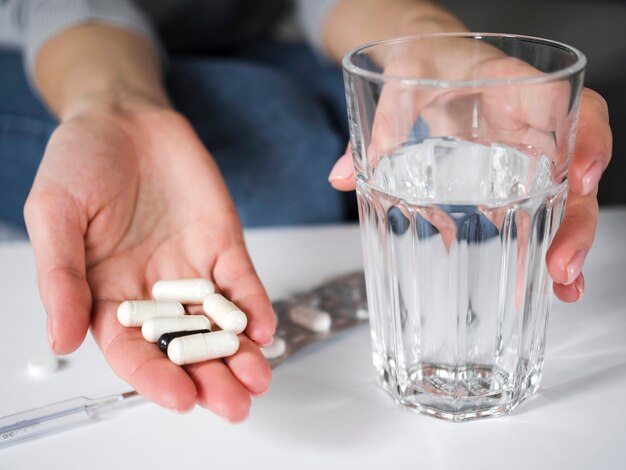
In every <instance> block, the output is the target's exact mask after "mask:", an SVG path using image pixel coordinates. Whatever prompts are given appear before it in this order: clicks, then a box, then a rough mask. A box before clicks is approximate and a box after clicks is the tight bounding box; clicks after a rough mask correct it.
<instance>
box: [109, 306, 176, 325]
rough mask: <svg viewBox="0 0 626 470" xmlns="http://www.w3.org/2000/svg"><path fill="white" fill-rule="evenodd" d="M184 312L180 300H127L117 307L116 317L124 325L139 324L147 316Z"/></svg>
mask: <svg viewBox="0 0 626 470" xmlns="http://www.w3.org/2000/svg"><path fill="white" fill-rule="evenodd" d="M184 314H185V307H183V306H182V305H181V303H180V302H174V301H169V300H127V301H125V302H122V303H121V304H120V306H119V307H118V308H117V319H118V320H119V322H120V323H121V324H122V325H124V326H141V325H143V323H144V322H145V321H146V320H147V319H149V318H154V317H173V316H178V315H184Z"/></svg>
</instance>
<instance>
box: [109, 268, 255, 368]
mask: <svg viewBox="0 0 626 470" xmlns="http://www.w3.org/2000/svg"><path fill="white" fill-rule="evenodd" d="M152 297H153V299H154V300H127V301H124V302H122V303H121V304H120V306H119V307H118V309H117V319H118V320H119V322H120V323H121V324H122V325H124V326H128V327H141V334H142V335H143V337H144V338H145V339H146V341H150V342H152V343H157V344H158V346H159V349H160V350H161V351H163V352H164V353H167V356H168V357H169V359H170V361H172V362H173V363H174V364H178V365H184V364H192V363H194V362H202V361H207V360H209V359H217V358H221V357H227V356H232V355H233V354H235V353H236V352H237V350H238V349H239V339H238V338H237V335H238V334H239V333H241V332H242V331H243V330H244V329H245V328H246V325H247V323H248V319H247V317H246V314H245V313H244V312H242V311H241V310H240V309H239V307H237V306H236V305H235V304H233V303H232V302H230V301H229V300H228V299H226V298H225V297H224V296H222V295H221V294H218V293H216V292H215V287H214V286H213V283H212V282H211V281H209V280H208V279H175V280H161V281H158V282H157V283H156V284H154V286H153V287H152ZM183 304H186V305H202V309H203V311H204V313H205V314H206V316H205V315H201V314H199V315H187V314H186V311H185V307H184V306H183ZM209 318H210V319H211V320H213V322H214V323H215V324H216V325H217V326H218V327H220V328H221V329H220V330H218V331H211V324H210V321H209Z"/></svg>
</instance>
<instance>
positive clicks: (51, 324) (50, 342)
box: [46, 317, 54, 352]
mask: <svg viewBox="0 0 626 470" xmlns="http://www.w3.org/2000/svg"><path fill="white" fill-rule="evenodd" d="M46 333H47V334H48V345H49V346H50V349H51V350H52V351H53V352H54V322H53V321H52V319H51V318H50V317H48V319H47V320H46Z"/></svg>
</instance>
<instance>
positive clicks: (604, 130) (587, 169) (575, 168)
mask: <svg viewBox="0 0 626 470" xmlns="http://www.w3.org/2000/svg"><path fill="white" fill-rule="evenodd" d="M612 146H613V137H612V135H611V128H610V127H609V112H608V107H607V104H606V101H604V99H603V98H602V97H601V96H600V95H599V94H598V93H596V92H595V91H593V90H590V89H588V88H585V89H584V90H583V93H582V99H581V105H580V116H579V119H578V131H577V133H576V145H575V147H574V156H573V159H572V163H571V165H570V168H569V184H570V187H571V188H572V189H573V190H574V191H575V192H577V193H578V194H582V195H586V194H590V193H592V192H593V191H594V189H595V187H596V186H597V185H598V182H599V181H600V177H601V176H602V173H603V171H604V170H605V169H606V167H607V166H608V164H609V161H610V160H611V151H612Z"/></svg>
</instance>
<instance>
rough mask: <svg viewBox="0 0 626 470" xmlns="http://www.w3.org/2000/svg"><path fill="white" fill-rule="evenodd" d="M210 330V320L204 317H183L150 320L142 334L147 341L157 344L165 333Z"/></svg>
mask: <svg viewBox="0 0 626 470" xmlns="http://www.w3.org/2000/svg"><path fill="white" fill-rule="evenodd" d="M210 329H211V324H210V322H209V319H208V318H207V317H205V316H204V315H183V316H176V317H157V318H149V319H148V320H146V321H145V322H144V323H143V325H142V326H141V334H142V335H143V337H144V338H145V340H146V341H150V342H151V343H156V342H157V341H158V340H159V338H160V337H161V335H162V334H164V333H172V332H174V331H193V330H210Z"/></svg>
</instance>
